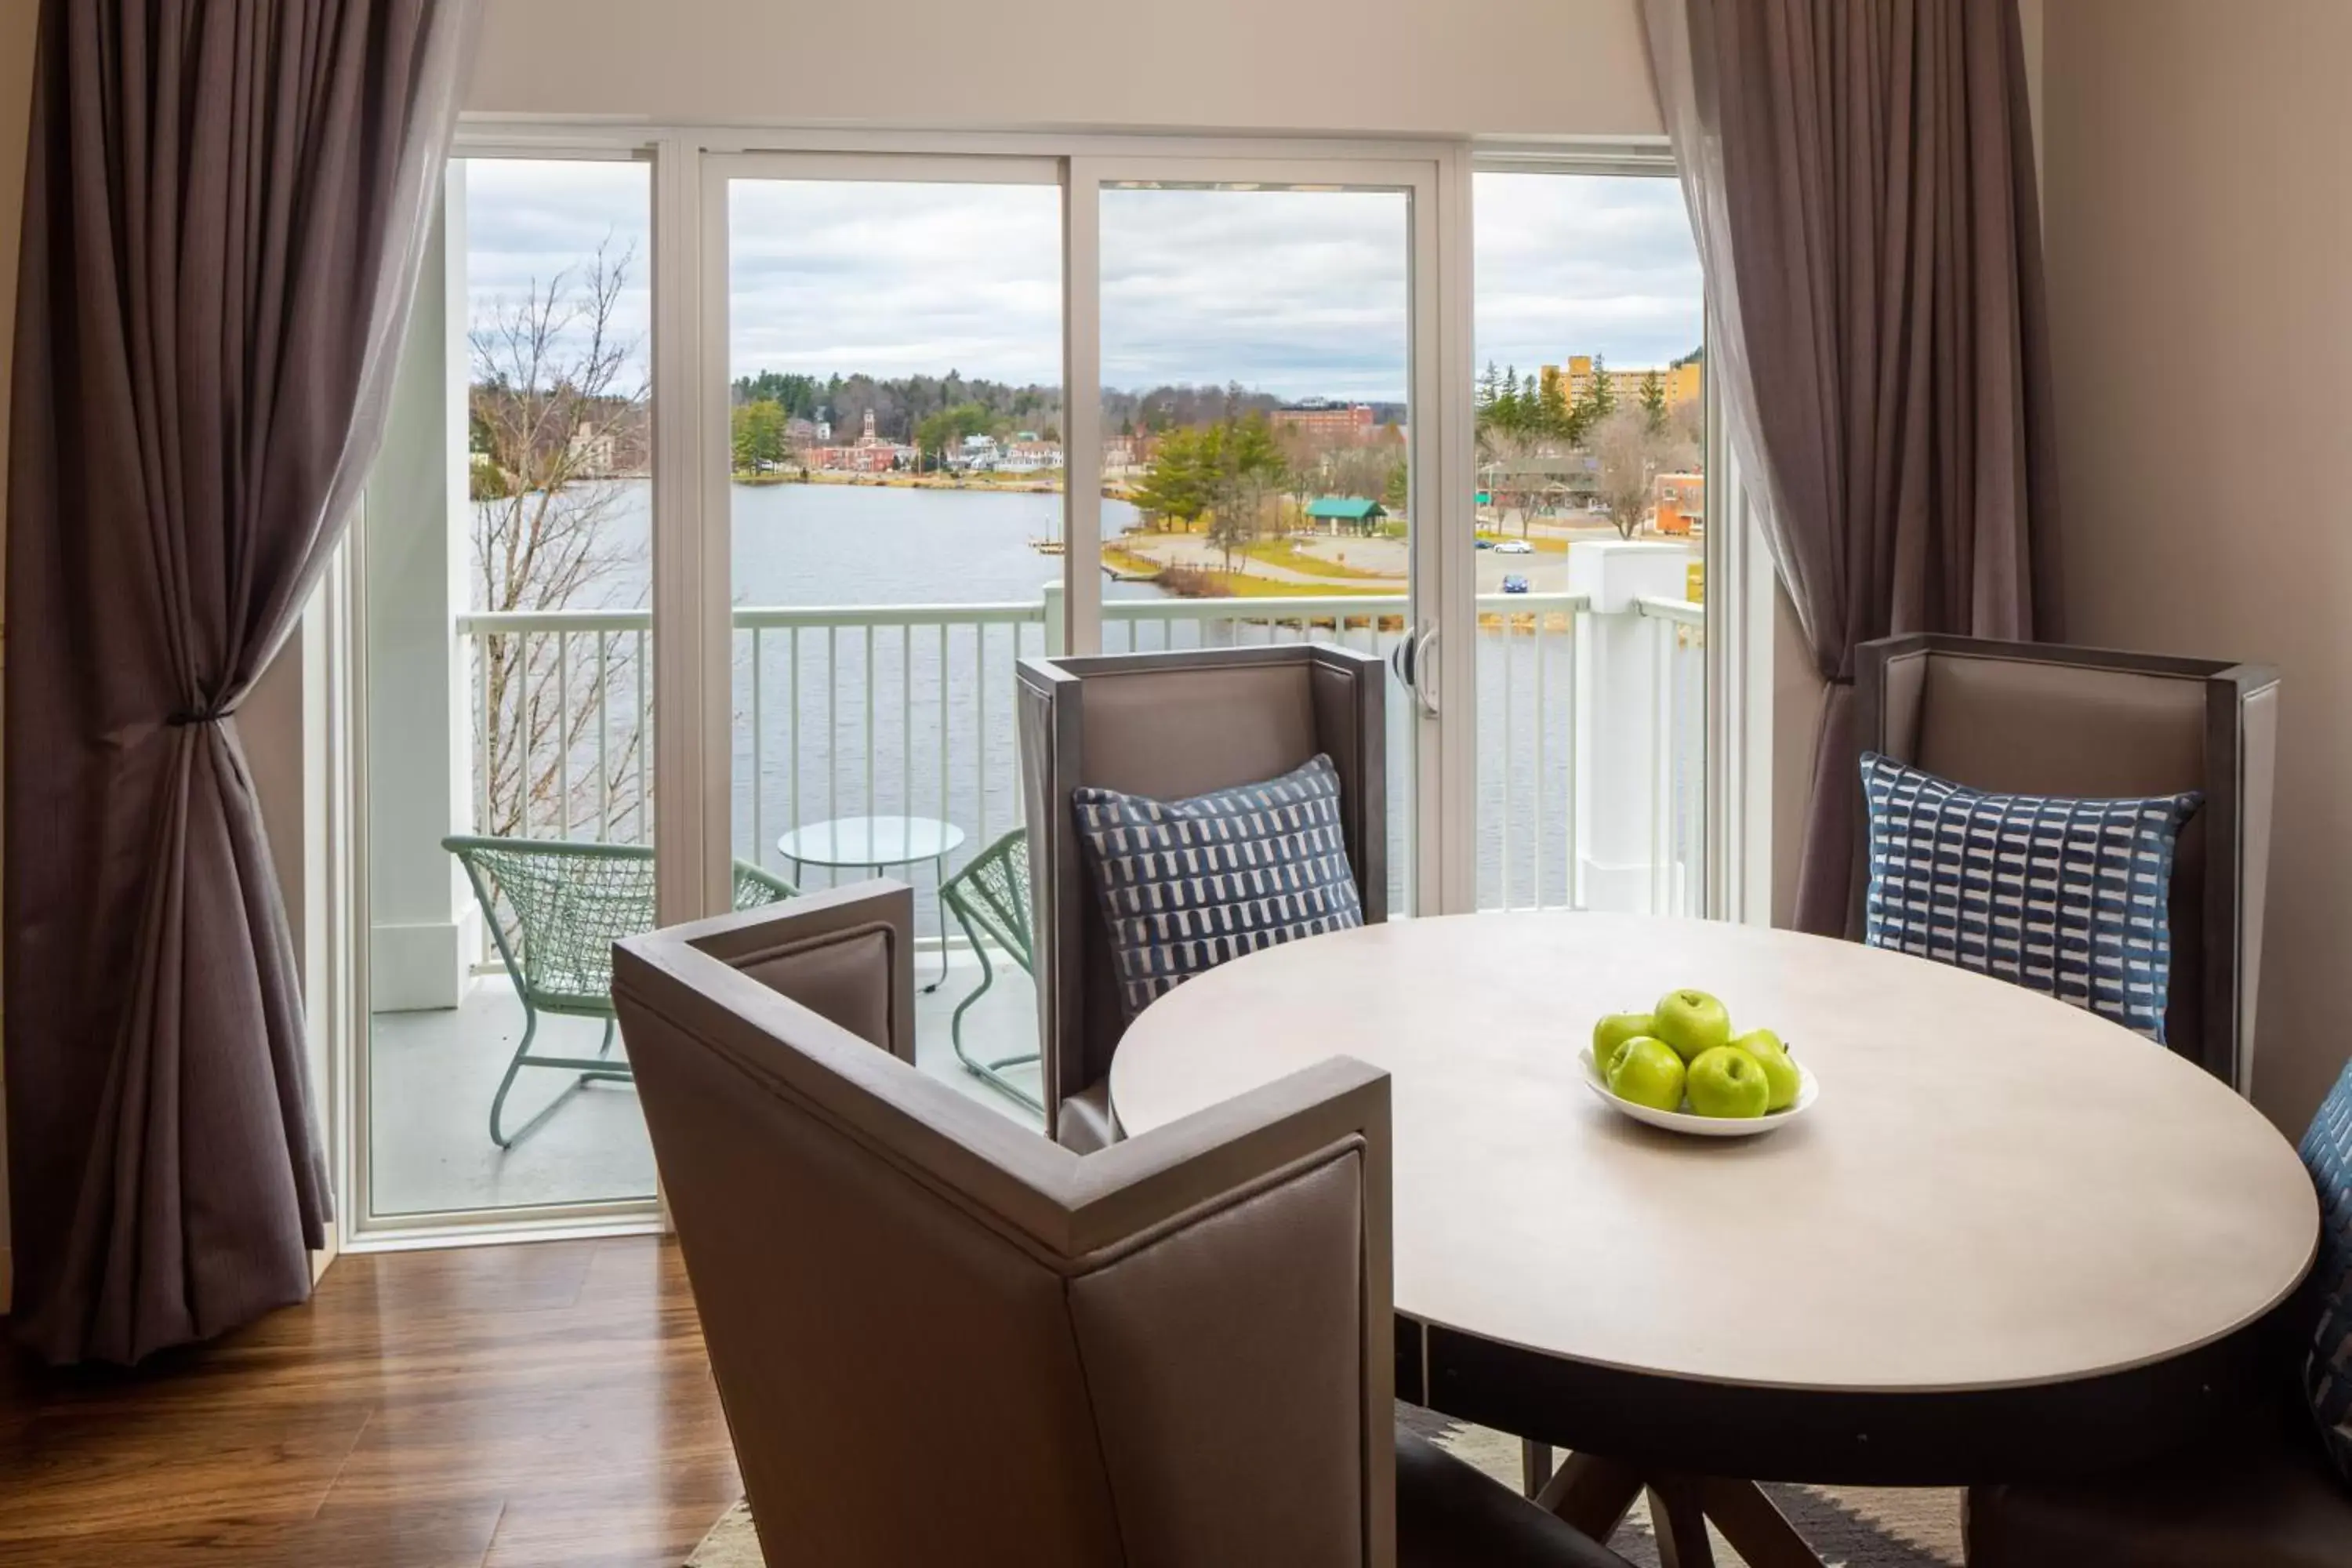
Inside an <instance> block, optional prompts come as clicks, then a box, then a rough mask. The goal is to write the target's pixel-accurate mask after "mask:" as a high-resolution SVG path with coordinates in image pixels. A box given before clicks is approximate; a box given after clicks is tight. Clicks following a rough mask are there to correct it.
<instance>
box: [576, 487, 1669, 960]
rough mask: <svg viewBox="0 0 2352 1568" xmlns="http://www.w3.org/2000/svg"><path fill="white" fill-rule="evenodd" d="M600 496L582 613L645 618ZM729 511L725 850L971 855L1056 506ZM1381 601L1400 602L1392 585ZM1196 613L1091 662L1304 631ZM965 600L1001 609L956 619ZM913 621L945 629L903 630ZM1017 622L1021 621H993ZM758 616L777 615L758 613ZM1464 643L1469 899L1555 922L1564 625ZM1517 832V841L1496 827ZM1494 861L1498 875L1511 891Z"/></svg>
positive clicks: (765, 490) (1402, 861) (1011, 801)
mask: <svg viewBox="0 0 2352 1568" xmlns="http://www.w3.org/2000/svg"><path fill="white" fill-rule="evenodd" d="M615 499H616V501H617V503H618V504H617V505H616V506H615V508H614V512H613V515H612V518H611V520H610V524H609V530H610V531H609V535H608V542H609V544H610V546H611V547H612V549H613V551H614V553H615V555H616V556H617V557H618V558H619V560H620V562H621V563H622V564H621V565H620V566H619V568H618V569H616V570H615V571H614V574H612V575H610V576H609V577H608V578H607V579H605V580H604V582H602V583H600V584H597V585H596V588H595V590H594V591H593V594H592V595H590V596H588V597H587V598H586V599H585V601H584V603H583V602H580V601H575V607H599V608H609V609H638V608H641V607H642V606H643V605H645V604H646V602H647V595H646V582H647V572H646V561H647V559H648V554H647V538H648V534H647V521H648V514H649V504H650V487H649V486H648V485H646V484H645V483H644V482H643V481H625V482H623V483H622V484H621V485H620V486H619V488H618V489H617V491H616V498H615ZM728 499H729V503H730V508H731V515H730V521H731V525H732V526H731V528H730V533H731V536H732V543H731V554H732V577H731V592H730V598H731V599H732V601H733V602H734V604H735V605H737V606H738V614H739V629H738V631H737V632H736V635H735V639H734V641H735V657H734V681H733V691H732V701H731V716H732V721H733V724H732V728H733V734H734V741H733V754H732V759H731V762H732V769H731V773H732V779H733V784H732V807H731V818H732V822H731V827H732V831H731V837H732V838H733V841H734V848H735V852H736V853H737V854H738V855H740V856H741V857H743V858H746V859H754V860H758V861H760V862H761V863H763V864H765V865H767V866H769V867H770V868H772V869H775V870H778V871H781V872H782V873H784V874H786V875H788V876H789V875H793V874H794V873H795V870H796V868H793V867H791V866H789V865H786V864H784V863H782V861H780V860H779V859H778V858H777V857H776V854H775V849H774V845H775V840H776V838H777V837H779V836H780V835H781V834H782V833H783V832H785V831H786V830H788V829H789V828H791V827H793V826H795V825H798V824H802V823H806V822H810V821H814V820H817V819H819V818H823V817H828V816H844V815H860V814H866V813H868V812H871V813H877V814H898V813H907V814H913V815H923V816H941V817H944V818H946V819H947V820H949V821H950V822H953V823H955V824H956V825H957V826H959V827H961V829H962V830H963V831H964V833H965V835H966V845H965V848H964V850H963V851H961V852H960V854H959V856H958V857H957V858H955V859H954V860H952V861H951V862H950V870H952V869H953V868H954V867H955V866H956V865H959V864H961V859H962V858H963V856H964V855H967V854H969V853H971V852H974V851H977V850H978V849H980V848H981V847H984V846H985V845H986V844H987V843H988V842H989V840H990V839H991V838H992V837H995V836H996V835H998V834H1001V833H1003V832H1004V831H1005V830H1007V829H1009V828H1011V827H1013V826H1015V825H1017V823H1018V822H1019V820H1020V815H1021V805H1020V802H1019V799H1018V796H1017V794H1016V784H1015V781H1016V776H1017V775H1016V766H1015V742H1016V733H1017V725H1016V722H1015V718H1014V713H1013V663H1014V661H1015V659H1016V658H1017V657H1018V656H1020V655H1027V654H1035V653H1040V652H1043V651H1045V638H1046V631H1047V628H1046V626H1045V610H1044V603H1045V589H1046V586H1047V584H1051V583H1057V582H1058V581H1059V580H1060V575H1061V574H1060V568H1061V564H1062V559H1061V558H1060V557H1055V556H1048V555H1043V554H1040V553H1038V552H1036V551H1035V550H1034V549H1033V548H1032V547H1031V541H1033V540H1034V539H1039V538H1044V537H1048V536H1050V535H1052V534H1054V533H1056V532H1058V523H1059V520H1060V515H1061V510H1062V498H1061V497H1060V496H1059V495H1058V494H1036V493H1026V492H1006V491H995V490H978V489H973V490H957V489H905V488H895V487H883V486H861V485H840V484H807V485H803V484H782V485H763V486H747V485H738V486H732V487H730V490H729V492H728ZM1102 506H1103V518H1104V522H1103V527H1104V532H1105V534H1106V536H1107V537H1115V536H1117V535H1118V533H1120V532H1122V531H1124V530H1125V529H1126V528H1127V527H1128V526H1129V524H1130V522H1131V521H1132V520H1133V518H1134V515H1135V514H1134V512H1133V510H1132V509H1131V508H1129V507H1127V506H1126V505H1125V503H1123V502H1118V501H1105V502H1104V503H1102ZM1538 562H1541V563H1543V564H1545V565H1551V564H1554V563H1563V562H1564V557H1563V556H1562V555H1559V554H1557V553H1554V554H1551V555H1549V557H1530V556H1517V557H1503V558H1497V557H1496V556H1495V555H1494V554H1493V552H1482V555H1481V559H1480V562H1479V565H1480V566H1481V568H1487V567H1493V566H1503V565H1506V564H1508V565H1510V566H1512V567H1514V568H1516V569H1520V570H1524V569H1526V567H1527V566H1528V565H1533V564H1536V563H1538ZM1482 575H1484V573H1483V572H1482ZM1352 585H1357V586H1361V585H1363V584H1361V582H1360V580H1359V582H1358V583H1357V584H1352ZM1396 586H1397V589H1398V591H1399V592H1402V586H1403V585H1402V584H1401V583H1400V584H1396ZM1486 586H1487V585H1486V584H1485V583H1483V582H1482V584H1481V587H1482V588H1486ZM1546 586H1549V584H1546ZM1102 591H1103V593H1104V594H1105V595H1106V597H1107V598H1108V599H1109V600H1113V601H1130V600H1141V601H1157V600H1164V599H1165V598H1166V597H1167V595H1164V594H1163V593H1162V592H1161V591H1160V589H1159V588H1158V587H1156V586H1155V585H1153V584H1148V583H1111V582H1105V583H1104V584H1102ZM1292 591H1294V592H1297V593H1299V594H1303V595H1311V594H1313V593H1315V592H1316V589H1315V588H1314V587H1312V586H1305V585H1302V586H1299V587H1297V588H1296V589H1295V590H1292ZM1541 591H1543V589H1542V588H1539V589H1538V592H1541ZM1198 603H1199V604H1200V606H1201V611H1202V615H1201V616H1199V617H1191V616H1186V617H1182V618H1178V619H1175V620H1171V621H1163V622H1161V623H1160V625H1158V626H1154V625H1150V624H1149V623H1141V624H1139V623H1135V622H1131V621H1123V620H1122V619H1121V618H1119V617H1118V616H1116V615H1114V616H1112V617H1110V618H1109V621H1108V625H1107V627H1106V637H1105V645H1106V647H1109V648H1112V649H1124V648H1125V647H1128V646H1129V639H1130V638H1131V637H1132V638H1134V639H1136V646H1140V647H1160V646H1162V645H1163V641H1164V642H1165V643H1166V645H1167V646H1173V647H1192V646H1199V644H1200V642H1201V641H1202V638H1203V637H1208V638H1210V639H1211V640H1219V641H1222V640H1232V639H1235V638H1238V639H1241V640H1251V641H1256V640H1265V638H1268V637H1297V636H1298V635H1300V634H1299V632H1298V631H1297V630H1296V629H1295V628H1281V627H1276V626H1268V625H1265V624H1264V622H1263V621H1262V620H1253V621H1239V622H1233V623H1228V622H1223V621H1220V620H1218V619H1216V618H1215V617H1217V616H1219V614H1220V608H1221V607H1230V608H1232V609H1235V610H1239V609H1240V608H1241V607H1242V606H1244V605H1247V604H1249V603H1250V601H1246V600H1223V601H1200V602H1198ZM980 605H990V606H999V607H1001V608H1000V609H999V610H996V611H991V612H986V613H979V612H974V611H972V610H971V609H970V608H969V607H971V606H980ZM910 606H921V607H926V608H929V609H934V610H937V611H938V613H937V614H928V615H917V614H914V613H913V612H912V611H911V610H910V609H909V608H908V607H910ZM956 606H963V607H965V608H963V609H957V608H955V607H956ZM1010 606H1020V607H1022V608H1020V609H1018V610H1013V609H1007V608H1002V607H1010ZM851 608H854V609H856V610H866V611H888V612H889V614H888V615H887V616H884V617H882V618H880V619H877V618H876V617H872V616H826V615H824V614H822V612H823V611H825V610H828V609H851ZM770 611H773V612H776V614H775V615H774V616H767V615H766V612H770ZM747 617H748V618H751V619H752V620H755V621H758V620H766V621H767V622H768V623H769V624H766V625H764V626H756V627H746V626H742V625H740V623H741V622H742V621H743V620H744V619H745V618H747ZM1322 635H1328V633H1325V634H1322ZM1349 640H1350V641H1351V642H1352V643H1353V644H1355V645H1357V646H1360V647H1370V648H1371V649H1373V650H1374V651H1382V652H1384V651H1386V650H1387V649H1388V648H1389V647H1391V645H1392V644H1393V642H1394V640H1395V637H1394V635H1393V633H1385V634H1383V633H1375V632H1371V631H1369V630H1362V629H1359V630H1357V631H1354V632H1352V633H1350V634H1349ZM1476 646H1477V652H1476V658H1477V661H1478V703H1477V710H1478V714H1477V717H1478V732H1477V736H1476V745H1477V750H1478V784H1479V801H1478V806H1477V812H1476V816H1477V837H1478V845H1479V848H1478V857H1479V879H1478V880H1479V886H1480V889H1481V902H1482V904H1486V905H1490V906H1492V905H1496V904H1501V903H1504V902H1508V903H1510V904H1512V905H1514V906H1520V907H1524V906H1526V905H1528V904H1531V903H1538V904H1544V905H1549V906H1553V907H1557V906H1559V904H1562V903H1564V902H1567V901H1569V900H1570V890H1569V861H1570V844H1569V838H1570V835H1569V820H1568V819H1569V797H1570V772H1571V768H1572V758H1571V737H1570V729H1571V722H1572V719H1571V703H1572V700H1573V690H1574V684H1575V669H1576V665H1575V648H1574V644H1573V638H1572V637H1570V636H1568V635H1567V634H1566V631H1565V628H1562V629H1561V630H1560V631H1559V632H1557V633H1555V634H1554V635H1550V636H1530V635H1527V631H1526V628H1524V627H1522V628H1521V629H1520V630H1518V631H1517V632H1516V633H1514V632H1513V631H1510V630H1506V629H1502V628H1499V627H1488V628H1485V629H1482V631H1481V633H1480V635H1479V636H1478V637H1477V639H1476ZM1697 669H1698V666H1697V665H1696V661H1689V662H1685V661H1679V660H1678V661H1677V669H1676V674H1677V676H1678V678H1679V679H1677V681H1676V684H1677V686H1687V685H1688V684H1689V683H1690V682H1691V681H1694V680H1695V679H1696V675H1697ZM1410 706H1411V704H1410V699H1409V698H1408V697H1407V695H1406V694H1405V693H1404V692H1403V690H1402V688H1401V687H1398V686H1397V685H1395V684H1394V683H1393V682H1392V683H1391V688H1390V703H1389V707H1390V715H1391V728H1392V744H1391V758H1392V761H1393V766H1392V769H1391V797H1390V813H1389V815H1390V820H1391V833H1392V837H1394V838H1395V840H1396V842H1395V843H1394V844H1393V845H1392V853H1391V865H1392V866H1393V867H1394V868H1397V870H1398V873H1399V875H1400V877H1401V876H1402V870H1403V868H1404V867H1405V866H1406V864H1407V863H1408V861H1409V859H1410V857H1409V856H1408V855H1406V854H1405V853H1404V852H1403V851H1404V844H1403V835H1404V832H1405V830H1406V827H1407V826H1408V825H1409V823H1410V821H1411V811H1410V809H1409V802H1410V799H1411V795H1410V793H1409V780H1408V779H1407V777H1406V776H1405V760H1406V758H1407V756H1408V755H1409V752H1410V748H1409V747H1408V746H1406V745H1405V744H1403V743H1402V742H1403V739H1404V732H1405V730H1406V727H1407V723H1408V719H1409V713H1410ZM1673 707H1674V710H1675V716H1676V728H1677V730H1678V731H1684V730H1685V726H1686V725H1687V726H1688V728H1687V731H1686V732H1687V735H1688V741H1687V742H1686V746H1687V749H1688V754H1690V755H1691V756H1692V757H1693V758H1694V761H1695V759H1696V750H1695V748H1696V739H1697V724H1696V721H1697V717H1698V714H1699V711H1700V708H1701V704H1700V702H1699V700H1698V693H1697V691H1696V689H1695V688H1694V689H1686V690H1681V691H1678V692H1677V693H1676V694H1675V700H1674V702H1673ZM616 721H620V722H625V705H624V707H623V710H622V717H621V718H620V719H618V720H616ZM1680 739H1681V737H1679V736H1678V741H1679V740H1680ZM1677 750H1678V751H1684V750H1685V745H1678V747H1677ZM1680 771H1681V770H1678V772H1680ZM1696 778H1697V773H1696V768H1695V767H1693V768H1692V769H1690V770H1689V771H1688V772H1687V773H1685V775H1684V776H1683V777H1682V778H1681V779H1679V780H1678V784H1679V785H1680V787H1678V788H1677V789H1676V790H1675V795H1677V796H1678V797H1679V798H1678V799H1677V800H1676V802H1675V816H1677V817H1678V818H1681V817H1685V816H1690V815H1692V814H1694V813H1695V808H1696V801H1695V796H1694V795H1691V794H1690V793H1689V792H1690V791H1691V790H1693V789H1695V787H1696ZM1506 780H1507V781H1508V782H1507V784H1506ZM1547 803H1549V804H1547ZM1513 818H1516V819H1517V822H1516V826H1507V825H1508V824H1510V823H1511V821H1512V819H1513ZM580 826H585V825H584V824H583V825H580ZM575 830H576V829H575ZM535 831H548V829H546V828H544V827H541V828H537V829H535ZM591 836H593V835H591ZM632 836H633V835H632ZM1676 837H1677V838H1678V839H1683V836H1682V834H1680V833H1677V835H1676ZM1683 841H1685V842H1686V841H1687V840H1683ZM1506 862H1507V863H1508V864H1509V865H1510V866H1511V867H1512V868H1513V870H1512V871H1511V874H1510V882H1509V885H1508V887H1507V889H1506V886H1505V881H1504V870H1503V868H1504V865H1505V864H1506ZM814 879H815V880H816V881H817V882H818V883H819V884H820V885H821V884H822V883H823V882H824V874H823V873H816V874H815V876H814ZM912 879H913V880H916V881H917V882H918V883H921V884H927V883H928V882H929V868H916V871H915V874H914V875H913V877H912ZM1396 891H1398V892H1399V893H1400V894H1401V893H1402V887H1401V886H1400V887H1399V888H1398V889H1396ZM920 902H921V904H922V906H923V921H924V924H925V927H926V929H927V931H928V930H929V929H930V928H931V922H932V921H933V919H934V918H935V917H934V914H933V911H932V909H931V900H930V897H929V887H928V886H924V887H922V889H921V891H920Z"/></svg>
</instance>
